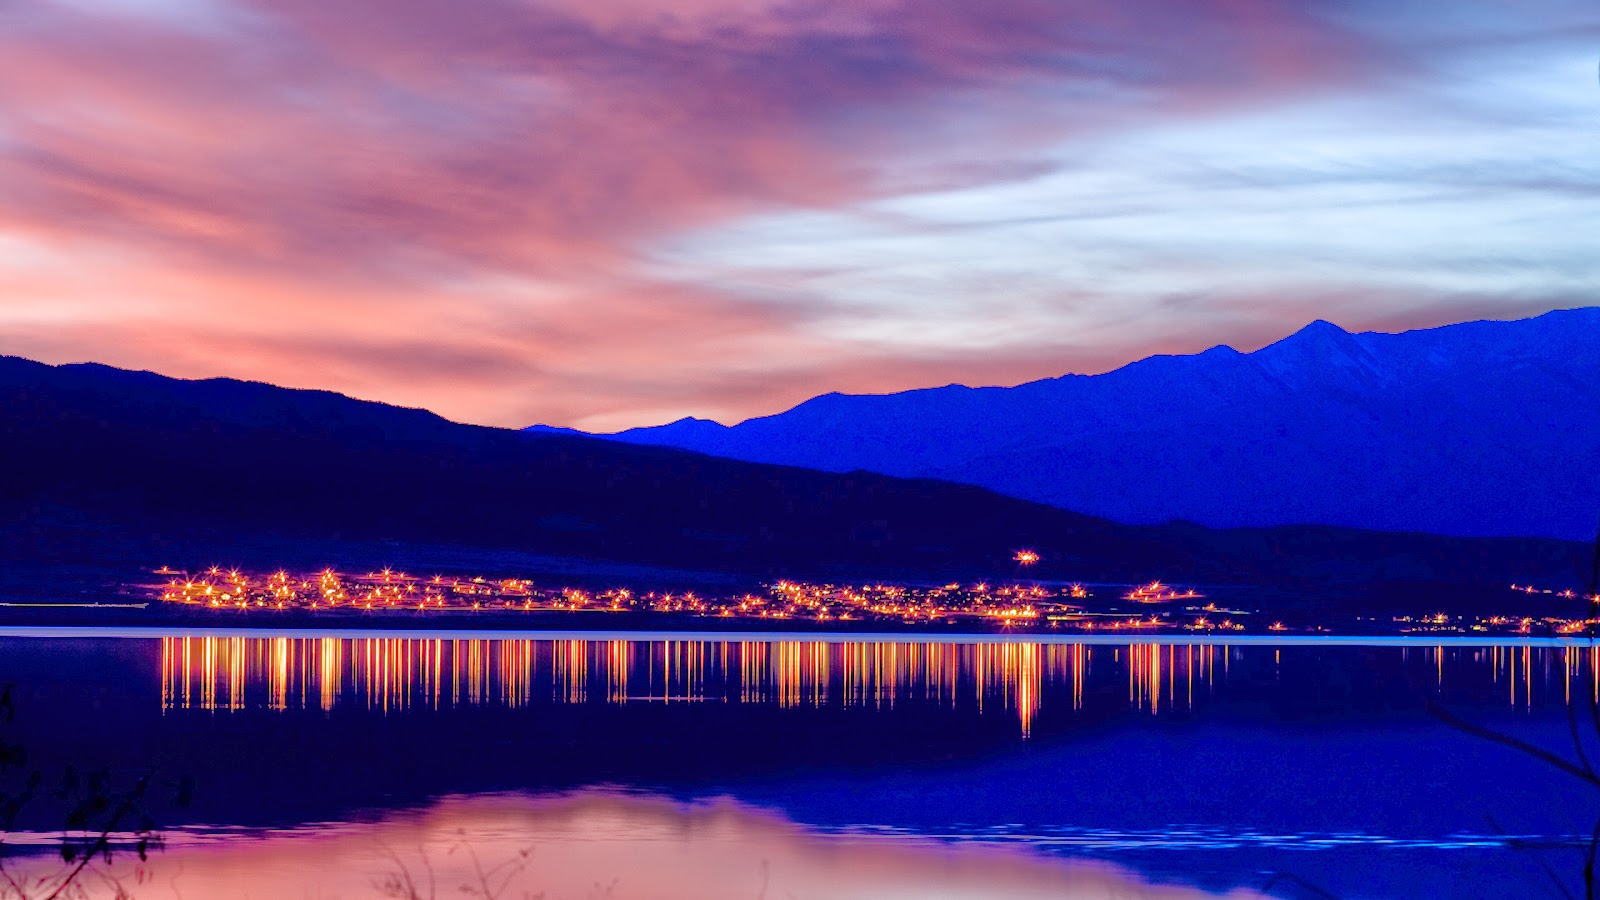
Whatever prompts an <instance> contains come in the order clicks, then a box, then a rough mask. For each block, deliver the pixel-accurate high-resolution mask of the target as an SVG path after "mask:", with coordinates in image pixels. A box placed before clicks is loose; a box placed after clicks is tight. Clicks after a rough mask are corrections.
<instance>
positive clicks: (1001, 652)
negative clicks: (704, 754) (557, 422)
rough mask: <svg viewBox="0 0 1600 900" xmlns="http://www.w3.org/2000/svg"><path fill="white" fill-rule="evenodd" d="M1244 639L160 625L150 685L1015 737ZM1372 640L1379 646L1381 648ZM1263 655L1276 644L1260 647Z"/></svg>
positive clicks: (215, 700)
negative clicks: (908, 705)
mask: <svg viewBox="0 0 1600 900" xmlns="http://www.w3.org/2000/svg"><path fill="white" fill-rule="evenodd" d="M1246 652H1251V653H1256V654H1260V653H1262V652H1264V651H1263V648H1260V647H1251V648H1249V649H1248V650H1247V649H1246V648H1241V647H1232V646H1229V645H1222V644H1207V643H1192V642H1191V643H1170V644H1160V643H1150V642H1139V643H1130V644H1126V645H1122V646H1115V645H1106V644H1092V645H1091V644H1086V643H1063V642H1049V643H1042V642H1029V641H1007V642H993V641H988V642H973V643H969V642H956V641H938V640H926V641H920V642H916V641H906V640H893V641H878V640H864V641H848V640H845V641H839V640H829V641H818V640H793V641H785V640H651V639H643V638H641V639H610V640H583V639H569V640H540V639H525V638H500V639H476V638H471V639H456V638H443V637H425V638H406V637H372V638H367V637H358V638H341V637H307V638H299V637H287V636H280V637H266V638H258V637H221V636H200V637H165V638H162V639H161V696H162V704H163V708H165V709H169V710H186V709H198V710H238V709H246V708H266V709H279V710H284V709H291V708H294V709H317V708H320V709H322V710H332V709H334V708H336V707H338V706H341V705H355V706H357V707H359V708H364V709H368V710H375V711H379V712H398V711H403V710H406V709H410V708H414V707H429V708H435V709H437V708H439V707H441V706H450V707H454V706H462V705H474V706H476V705H500V706H506V707H513V708H517V707H524V706H528V705H531V704H534V703H550V702H554V703H587V702H605V703H613V704H626V703H650V702H666V703H671V702H686V701H708V700H709V701H720V702H741V703H756V704H773V705H776V706H779V707H802V706H807V707H822V706H829V705H842V706H845V707H892V706H893V705H894V704H895V703H897V702H924V703H926V702H932V703H936V704H945V705H950V706H955V705H957V704H975V705H976V706H977V708H979V709H980V710H982V709H984V708H985V707H986V706H987V707H991V708H1000V709H1003V710H1007V711H1010V712H1012V713H1013V714H1014V715H1015V716H1016V717H1017V719H1018V721H1019V723H1020V725H1021V728H1022V732H1023V734H1024V735H1025V736H1026V735H1027V734H1028V732H1029V731H1030V729H1031V727H1032V723H1033V720H1034V718H1035V716H1036V715H1037V714H1038V712H1039V711H1040V709H1041V708H1042V707H1043V705H1044V704H1045V703H1046V702H1047V701H1046V698H1049V702H1059V703H1062V704H1064V705H1067V706H1069V707H1070V708H1071V709H1074V710H1076V709H1081V708H1082V707H1083V705H1084V703H1085V693H1086V686H1087V685H1088V684H1089V683H1090V682H1091V679H1099V680H1100V682H1101V683H1104V681H1105V680H1107V679H1120V680H1125V681H1126V684H1127V703H1128V706H1129V707H1130V708H1134V709H1139V710H1146V711H1148V712H1150V713H1151V714H1156V715H1159V714H1161V713H1163V712H1171V711H1182V710H1188V709H1191V708H1193V707H1194V705H1195V703H1196V701H1197V697H1203V696H1205V695H1207V694H1209V693H1210V692H1211V691H1213V690H1214V689H1216V688H1217V687H1218V686H1219V685H1224V684H1226V683H1227V681H1228V679H1229V678H1230V672H1231V671H1232V669H1233V667H1234V666H1236V665H1237V664H1238V661H1239V660H1241V659H1242V656H1243V654H1244V653H1246ZM1383 652H1394V651H1393V650H1387V649H1386V650H1384V651H1383ZM1272 653H1273V663H1272V665H1273V666H1274V667H1278V666H1281V665H1282V662H1283V649H1282V648H1276V649H1274V650H1273V651H1272ZM1398 653H1399V655H1400V657H1401V659H1402V661H1403V662H1404V663H1405V664H1407V665H1413V666H1414V665H1415V664H1416V663H1417V662H1418V661H1419V660H1425V661H1426V662H1427V665H1428V668H1430V669H1431V673H1432V675H1433V679H1432V680H1433V682H1434V685H1433V686H1434V687H1436V688H1439V689H1443V688H1444V687H1445V686H1446V682H1447V680H1448V679H1449V678H1460V679H1463V680H1466V679H1468V678H1477V679H1482V678H1485V677H1487V678H1488V679H1490V680H1491V681H1492V684H1493V685H1494V686H1495V690H1497V691H1500V692H1502V694H1501V696H1502V697H1503V698H1504V700H1505V702H1507V703H1509V704H1510V705H1511V706H1514V707H1531V706H1532V705H1533V704H1534V703H1535V694H1536V693H1537V694H1539V696H1540V698H1541V701H1543V700H1551V701H1554V700H1555V698H1556V695H1559V697H1560V701H1559V702H1565V703H1571V702H1572V699H1573V696H1574V694H1575V693H1576V694H1577V695H1578V696H1580V697H1584V696H1587V697H1590V698H1600V665H1597V663H1600V648H1596V647H1593V646H1587V645H1586V646H1530V645H1524V646H1505V645H1491V646H1478V647H1473V646H1459V645H1455V646H1432V647H1426V646H1417V647H1401V648H1399V650H1398Z"/></svg>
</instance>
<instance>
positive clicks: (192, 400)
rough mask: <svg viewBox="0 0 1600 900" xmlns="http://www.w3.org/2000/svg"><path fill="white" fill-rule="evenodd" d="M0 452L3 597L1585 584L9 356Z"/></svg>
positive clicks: (1311, 533)
mask: <svg viewBox="0 0 1600 900" xmlns="http://www.w3.org/2000/svg"><path fill="white" fill-rule="evenodd" d="M0 455H3V457H4V460H3V462H4V465H3V472H4V477H3V478H0V593H5V594H7V595H9V596H12V597H16V596H19V595H21V594H27V595H29V596H38V595H40V594H41V592H43V593H48V591H49V590H50V589H51V588H50V587H49V585H50V584H51V583H54V582H55V581H59V579H60V578H61V573H63V572H66V571H69V570H72V569H73V568H74V567H89V568H92V569H95V570H96V571H114V572H117V573H120V574H121V575H124V576H125V575H126V574H127V573H128V571H129V567H130V566H132V567H133V569H132V570H133V571H138V570H139V568H138V567H141V566H143V567H148V566H153V565H157V564H163V563H174V564H178V565H181V566H190V565H199V564H209V563H224V564H236V565H280V564H283V565H293V564H303V565H321V564H324V563H327V564H348V565H367V566H372V567H376V566H380V565H385V564H390V563H398V564H403V565H408V566H415V567H420V566H424V565H430V566H434V565H438V564H440V563H441V562H442V561H448V560H449V559H452V558H459V555H460V554H462V553H465V552H469V551H471V552H479V553H480V555H479V557H477V558H478V559H480V560H482V559H490V560H495V559H498V560H499V562H498V563H496V565H499V566H500V567H501V568H502V569H503V568H505V567H506V566H508V565H514V564H516V562H515V561H516V560H524V561H526V560H528V559H530V558H538V559H543V560H548V559H552V558H553V559H563V560H579V561H585V563H586V564H593V565H597V566H608V565H610V566H615V565H623V564H626V565H634V566H653V567H666V568H671V569H673V570H677V571H683V570H689V571H696V572H716V573H737V574H740V575H742V576H745V577H750V578H770V577H774V576H785V575H786V576H800V577H840V578H870V577H893V578H900V579H909V580H920V581H924V582H929V581H932V582H933V583H938V582H939V581H942V580H947V579H951V578H973V579H978V578H1000V577H1016V576H1017V575H1018V574H1019V573H1018V571H1017V568H1016V566H1015V564H1014V563H1013V562H1012V561H1011V555H1012V553H1013V552H1014V551H1015V550H1016V549H1017V548H1021V547H1030V548H1034V549H1037V550H1038V551H1039V552H1040V553H1041V554H1042V556H1043V561H1041V562H1040V564H1039V565H1038V566H1036V567H1035V568H1034V570H1032V571H1031V572H1030V575H1032V576H1033V577H1038V578H1045V579H1049V578H1065V579H1081V580H1085V581H1110V582H1121V583H1128V582H1132V581H1141V580H1146V579H1149V578H1155V577H1161V578H1167V579H1177V580H1182V581H1187V582H1190V583H1208V584H1219V583H1221V584H1235V585H1253V586H1257V587H1258V588H1264V589H1270V590H1271V591H1273V592H1277V594H1278V595H1281V596H1284V597H1288V598H1290V599H1289V600H1288V601H1286V602H1290V603H1298V604H1302V605H1304V604H1318V603H1323V604H1326V603H1337V604H1342V606H1340V608H1341V609H1346V610H1348V609H1349V608H1352V607H1356V608H1359V607H1360V606H1361V605H1364V604H1365V605H1370V604H1375V603H1390V602H1397V603H1400V604H1408V605H1417V606H1420V605H1426V606H1427V607H1428V609H1429V611H1431V609H1432V608H1433V607H1434V606H1435V605H1436V604H1438V603H1443V602H1446V601H1448V602H1452V603H1457V604H1458V605H1459V604H1462V603H1467V602H1469V601H1472V600H1474V598H1476V600H1479V601H1483V602H1486V603H1493V604H1503V603H1504V602H1505V597H1506V584H1507V583H1508V582H1510V581H1516V580H1535V579H1538V580H1541V581H1542V582H1543V583H1548V584H1551V585H1552V586H1558V587H1566V586H1581V579H1582V574H1583V570H1584V565H1585V562H1586V548H1585V547H1584V546H1583V545H1581V544H1577V543H1571V542H1562V541H1555V540H1537V539H1460V538H1448V537H1438V536H1432V535H1423V534H1399V533H1386V532H1374V531H1368V530H1359V529H1348V528H1329V527H1282V528H1240V529H1226V530H1218V529H1210V528H1204V527H1201V526H1198V525H1193V524H1185V523H1175V524H1169V525H1159V526H1138V525H1126V524H1121V523H1117V522H1113V521H1109V520H1106V519H1102V518H1097V517H1094V516H1088V515H1083V514H1080V513H1075V512H1070V511H1067V510H1062V509H1059V508H1056V507H1053V506H1049V505H1045V504H1040V503H1034V502H1030V501H1026V500H1020V499H1016V498H1012V497H1007V496H1004V495H1001V494H998V493H995V492H992V491H989V490H986V489H983V488H979V487H973V486H969V485H959V484H952V483H948V482H941V481H935V480H929V479H904V478H899V477H893V476H887V475H880V474H874V473H868V472H850V473H830V472H822V471H815V470H809V469H802V468H796V467H789V466H777V465H770V464H760V463H750V462H743V461H737V460H728V459H722V458H718V457H713V456H708V455H704V454H700V453H694V452H689V451H684V450H678V449H673V448H661V447H647V446H636V445H629V444H626V443H621V442H617V441H611V440H601V439H596V438H588V437H579V436H569V435H545V434H528V433H525V432H521V431H516V430H508V429H496V428H484V427H479V426H473V425H462V424H457V423H454V422H449V421H447V420H445V419H443V418H440V417H439V416H436V415H434V414H432V413H429V412H426V411H423V410H415V409H404V408H399V407H393V406H386V405H384V404H379V403H371V402H365V401H360V400H354V399H351V398H348V397H344V396H342V395H338V394H333V393H328V392H323V391H303V390H289V389H284V388H279V387H274V386H271V385H266V384H258V383H252V382H241V381H234V380H231V379H210V380H204V381H186V380H179V379H173V378H167V377H163V376H160V375H156V374H152V373H148V372H129V371H125V370H120V369H114V368H110V367H107V366H100V365H93V364H77V365H63V366H49V365H44V364H40V363H37V362H32V361H28V360H24V359H18V358H14V357H0ZM352 548H353V549H352ZM484 552H487V553H490V554H491V555H490V556H487V557H486V556H483V555H482V553H484ZM494 554H498V555H494ZM491 571H492V569H491ZM609 571H616V570H615V569H614V568H613V569H610V570H609ZM41 584H42V585H44V587H40V585H41Z"/></svg>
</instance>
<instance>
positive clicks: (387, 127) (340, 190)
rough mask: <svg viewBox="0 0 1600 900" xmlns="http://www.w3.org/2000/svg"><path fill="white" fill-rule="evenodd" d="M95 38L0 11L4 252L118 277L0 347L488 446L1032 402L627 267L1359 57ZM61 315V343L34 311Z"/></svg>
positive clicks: (878, 41) (745, 24)
mask: <svg viewBox="0 0 1600 900" xmlns="http://www.w3.org/2000/svg"><path fill="white" fill-rule="evenodd" d="M86 9H87V8H86V7H74V8H70V9H69V8H67V7H59V6H47V5H35V4H29V5H26V6H25V7H24V6H11V7H7V8H5V9H4V10H3V11H0V25H3V26H4V27H0V235H5V234H9V235H14V236H19V237H20V239H22V240H24V241H28V242H33V243H41V244H46V245H49V246H53V247H56V248H58V249H60V251H61V253H62V254H63V256H64V257H68V258H70V257H72V256H74V255H75V254H78V253H80V252H89V251H93V252H94V253H95V254H97V257H96V258H99V256H98V255H108V256H109V257H111V258H113V259H114V260H115V261H114V262H110V263H105V264H104V268H103V269H102V270H101V271H100V272H99V274H100V275H101V276H102V277H101V280H100V285H99V286H98V287H87V286H85V285H84V284H82V283H81V278H79V277H78V276H77V273H68V272H67V271H66V268H65V267H66V266H70V265H71V263H70V262H66V263H61V264H60V265H58V267H57V269H56V270H55V271H53V272H52V271H49V270H37V269H35V270H31V271H30V272H29V273H27V274H26V275H17V276H14V277H12V278H10V279H8V282H9V283H7V284H6V285H5V287H6V290H7V295H6V299H3V300H0V323H6V325H5V334H6V346H4V347H0V350H4V351H6V352H16V353H32V354H37V355H40V356H44V357H51V358H56V359H60V358H87V357H92V358H96V359H99V360H101V361H105V362H110V363H114V364H123V365H136V366H148V367H151V368H156V369H159V370H163V371H170V372H172V373H173V374H186V375H202V374H206V375H209V374H233V375H238V376H241V377H251V378H259V379H263V380H270V381H275V382H280V383H287V384H294V385H299V386H316V387H329V388H335V389H343V390H349V391H351V392H354V393H357V394H360V395H363V396H371V397H375V398H378V399H386V400H391V401H395V402H403V403H408V404H411V405H427V406H430V407H433V408H436V409H438V410H439V411H440V412H442V413H445V414H447V415H451V416H454V417H457V418H462V419H469V420H476V421H485V422H494V423H499V424H508V425H510V424H524V423H525V422H527V421H532V420H534V419H543V420H545V421H552V422H589V423H593V424H615V425H621V424H624V421H622V420H624V419H625V418H626V417H628V416H633V417H635V420H638V419H639V418H644V419H648V418H650V416H651V415H653V414H655V413H657V412H660V413H665V412H666V411H667V410H669V409H673V408H681V407H682V406H684V405H685V404H686V403H687V402H688V401H686V399H685V398H697V399H695V400H694V402H696V403H698V404H699V408H701V409H705V410H707V411H717V412H720V413H722V414H724V415H732V414H737V413H743V414H755V413H758V412H765V411H770V410H771V409H773V408H775V407H777V406H782V405H787V404H788V403H792V402H794V401H795V400H798V399H802V398H803V396H807V395H809V394H812V393H817V392H820V391H822V390H828V389H865V390H874V389H877V390H882V389H891V388H893V387H906V386H911V385H913V384H917V383H921V381H920V380H927V381H934V382H943V381H949V380H952V379H953V378H967V379H973V380H978V381H1008V380H1023V379H1024V378H1027V377H1037V376H1039V375H1041V374H1049V373H1051V370H1049V369H1047V370H1045V371H1040V370H1039V369H1038V368H1037V367H1038V366H1043V365H1051V366H1057V365H1058V364H1056V363H1053V362H1051V363H1046V362H1044V361H1043V359H1044V357H1046V356H1050V355H1051V351H1049V350H1047V349H1045V348H1040V349H1038V350H1037V351H1033V350H1028V349H1026V348H1023V349H1021V350H1019V349H1017V348H1011V349H1010V350H1009V351H1007V352H1005V353H1004V354H999V355H996V354H991V355H990V356H983V355H982V354H977V353H975V354H973V355H972V356H971V358H970V359H965V361H962V357H961V354H952V353H951V352H949V351H938V350H930V351H929V352H928V353H927V354H922V355H917V354H909V353H906V352H892V353H879V354H877V355H872V353H871V351H870V348H868V349H866V350H863V349H862V348H849V347H841V346H838V345H835V344H832V343H830V342H828V341H826V340H824V339H822V338H820V337H817V336H816V335H814V334H812V333H810V332H808V331H807V330H806V328H805V325H806V323H807V322H808V321H809V320H810V319H811V318H812V317H814V316H815V315H818V314H819V311H818V310H816V309H814V308H812V307H811V306H809V305H808V304H809V303H810V302H811V301H803V302H796V303H794V304H789V305H784V304H781V303H774V302H771V301H759V302H758V301H754V300H745V299H741V298H739V297H735V296H730V295H728V294H726V293H725V292H721V291H718V290H716V289H715V288H712V287H695V286H688V285H682V284H669V283H663V282H662V281H660V280H659V278H658V277H655V276H652V275H650V274H648V273H649V272H650V271H654V270H651V269H648V268H647V267H645V266H644V265H643V263H642V261H643V260H644V259H645V258H646V257H648V256H649V254H650V253H651V252H652V250H653V248H655V247H656V246H657V245H658V244H659V242H661V241H664V240H670V239H672V238H674V237H677V236H680V235H684V234H687V233H690V232H692V231H694V230H696V229H703V228H707V227H710V226H714V225H717V224H720V223H726V222H729V221H733V220H736V219H738V218H740V217H744V216H750V215H756V214H761V213H766V212H772V211H779V210H789V209H797V208H798V209H806V208H814V209H838V208H844V207H848V206H850V205H851V204H856V203H860V202H863V201H866V200H870V199H873V198H878V197H883V196H886V195H890V194H893V193H894V192H896V191H899V190H906V189H908V186H909V185H914V184H917V183H918V180H919V178H921V179H923V181H924V182H925V181H926V177H936V178H948V177H952V176H951V173H955V174H954V177H955V178H957V179H958V180H959V179H963V178H965V179H971V180H973V181H975V182H980V183H981V182H983V181H985V180H990V179H996V180H998V179H1004V178H1008V177H1014V175H1013V174H1012V173H1014V172H1015V171H1016V170H1017V168H1016V167H1017V166H1018V165H1020V166H1021V167H1022V169H1023V170H1026V169H1027V168H1028V166H1029V165H1032V164H1031V163H1028V162H1026V161H1025V159H1024V161H1023V162H1021V163H1017V164H1015V165H1000V166H973V165H947V163H950V162H951V161H962V160H970V159H972V158H990V157H996V156H1004V157H1007V158H1010V159H1017V158H1025V157H1026V156H1027V154H1028V152H1029V151H1030V148H1037V147H1039V146H1042V145H1043V144H1044V143H1045V142H1048V141H1054V140H1058V139H1060V138H1061V137H1063V136H1064V135H1068V134H1073V133H1076V132H1080V131H1085V130H1093V129H1096V128H1106V127H1112V126H1113V125H1125V124H1127V123H1128V122H1130V121H1136V120H1138V119H1139V117H1141V116H1151V115H1156V114H1157V113H1160V114H1163V115H1171V114H1183V113H1185V112H1187V111H1192V110H1198V109H1205V108H1209V107H1213V106H1216V105H1218V104H1248V103H1255V102H1260V101H1261V100H1263V99H1264V98H1268V97H1272V96H1278V95H1281V94H1284V93H1286V92H1293V91H1298V90H1305V89H1308V88H1311V87H1315V86H1316V85H1318V84H1322V83H1330V82H1336V81H1338V80H1340V79H1348V78H1351V77H1355V76H1356V74H1357V73H1362V72H1367V71H1369V70H1370V69H1371V67H1372V65H1373V61H1374V58H1375V54H1377V52H1378V51H1377V50H1376V49H1375V48H1374V47H1373V46H1372V45H1371V44H1370V43H1368V42H1364V41H1362V40H1360V39H1359V38H1358V37H1356V36H1355V35H1352V34H1350V33H1348V32H1344V31H1341V30H1339V29H1337V28H1334V27H1332V26H1330V25H1329V24H1328V23H1327V22H1324V21H1320V20H1318V19H1315V18H1314V17H1313V16H1311V15H1310V14H1309V13H1306V12H1303V11H1301V10H1300V9H1298V8H1297V7H1295V6H1294V5H1285V4H1275V3H1264V2H1263V3H1257V2H1221V0H1219V2H1214V3H1190V2H1178V0H1148V2H1141V3H1133V4H1122V5H1117V4H1104V3H1087V2H1083V3H1075V2H1056V0H1038V2H1032V0H1018V2H1010V3H1002V4H971V3H963V2H954V0H948V2H947V0H937V2H925V3H924V2H918V3H908V2H900V0H864V2H859V3H853V4H823V3H787V2H767V3H735V2H731V0H700V2H696V3H693V4H687V5H686V4H682V3H678V2H673V3H665V2H661V3H652V2H647V0H629V2H627V3H620V4H595V3H583V2H577V0H563V2H559V3H543V4H535V3H524V2H517V0H484V2H479V3H472V4H465V5H462V4H455V5H441V4H437V3H430V2H422V0H398V2H397V0H384V2H379V0H358V2H344V3H326V2H322V0H262V2H257V3H243V2H241V3H237V4H232V5H218V6H217V9H218V10H220V11H218V12H216V13H215V14H214V15H212V16H211V17H210V18H207V19H205V20H204V21H199V20H196V21H194V22H189V23H179V24H186V25H188V26H192V27H178V24H175V23H174V21H172V19H171V18H170V17H168V18H138V17H129V16H128V15H120V16H118V17H113V16H111V15H110V14H105V15H97V14H94V13H90V12H87V11H85V10H86ZM195 15H197V16H198V15H200V14H199V13H195ZM1113 88H1114V89H1115V92H1116V96H1117V97H1118V99H1117V100H1116V101H1115V102H1107V101H1102V100H1097V99H1095V98H1096V97H1099V96H1100V95H1101V94H1102V93H1104V92H1106V91H1110V90H1111V89H1113ZM918 173H922V174H918ZM928 173H937V174H936V175H933V176H929V175H928ZM504 282H509V283H515V284H517V285H519V287H518V288H517V289H507V290H500V289H497V288H493V287H488V288H486V287H484V285H485V284H499V283H504ZM51 303H56V304H60V305H61V308H62V309H72V310H78V311H79V312H77V313H75V314H73V315H64V316H63V317H56V318H50V319H48V320H46V319H41V317H39V316H38V315H36V312H37V310H36V309H34V310H32V311H30V309H29V307H37V306H38V305H39V304H51ZM90 311H92V314H91V313H90ZM863 354H866V355H863ZM1057 355H1059V354H1057ZM953 362H958V363H959V364H956V365H952V363H953ZM1030 367H1032V368H1030ZM797 394H798V395H799V396H796V395H797Z"/></svg>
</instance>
